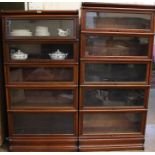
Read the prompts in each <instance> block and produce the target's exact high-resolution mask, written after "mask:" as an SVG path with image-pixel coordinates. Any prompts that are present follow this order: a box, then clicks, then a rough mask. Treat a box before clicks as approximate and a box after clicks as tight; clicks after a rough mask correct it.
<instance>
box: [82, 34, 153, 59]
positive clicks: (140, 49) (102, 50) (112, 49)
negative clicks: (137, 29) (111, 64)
mask: <svg viewBox="0 0 155 155" xmlns="http://www.w3.org/2000/svg"><path fill="white" fill-rule="evenodd" d="M152 42H153V38H152V37H150V36H137V35H135V36H134V35H114V34H113V35H106V34H91V33H90V34H82V44H81V56H82V57H83V58H92V59H93V58H116V57H119V58H132V59H135V58H151V56H152V54H151V52H152V48H151V46H150V44H151V43H152Z"/></svg>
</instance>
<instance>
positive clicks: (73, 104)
mask: <svg viewBox="0 0 155 155" xmlns="http://www.w3.org/2000/svg"><path fill="white" fill-rule="evenodd" d="M7 96H8V103H9V105H8V106H9V107H10V109H55V108H59V109H60V108H62V109H75V108H77V106H78V105H77V100H78V98H77V96H78V90H77V87H52V88H45V87H44V88H42V87H39V88H35V87H8V88H7Z"/></svg>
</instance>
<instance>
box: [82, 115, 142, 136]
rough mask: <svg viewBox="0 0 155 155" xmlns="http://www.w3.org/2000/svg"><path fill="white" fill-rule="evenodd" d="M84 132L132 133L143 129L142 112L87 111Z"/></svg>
mask: <svg viewBox="0 0 155 155" xmlns="http://www.w3.org/2000/svg"><path fill="white" fill-rule="evenodd" d="M83 119H84V120H83V133H84V134H111V133H132V132H140V131H141V122H142V114H141V113H129V112H128V113H85V114H84V118H83Z"/></svg>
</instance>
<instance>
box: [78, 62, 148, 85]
mask: <svg viewBox="0 0 155 155" xmlns="http://www.w3.org/2000/svg"><path fill="white" fill-rule="evenodd" d="M149 67H150V64H149V63H145V62H141V63H139V62H136V63H133V62H106V61H83V62H82V64H81V68H82V69H81V72H82V73H81V75H82V77H81V83H82V84H110V83H120V84H129V83H130V84H136V83H139V84H146V83H147V82H148V76H149V73H148V71H149Z"/></svg>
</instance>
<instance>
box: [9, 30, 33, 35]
mask: <svg viewBox="0 0 155 155" xmlns="http://www.w3.org/2000/svg"><path fill="white" fill-rule="evenodd" d="M10 34H11V36H32V32H30V30H27V29H15V30H13V31H12V32H11V33H10Z"/></svg>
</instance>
